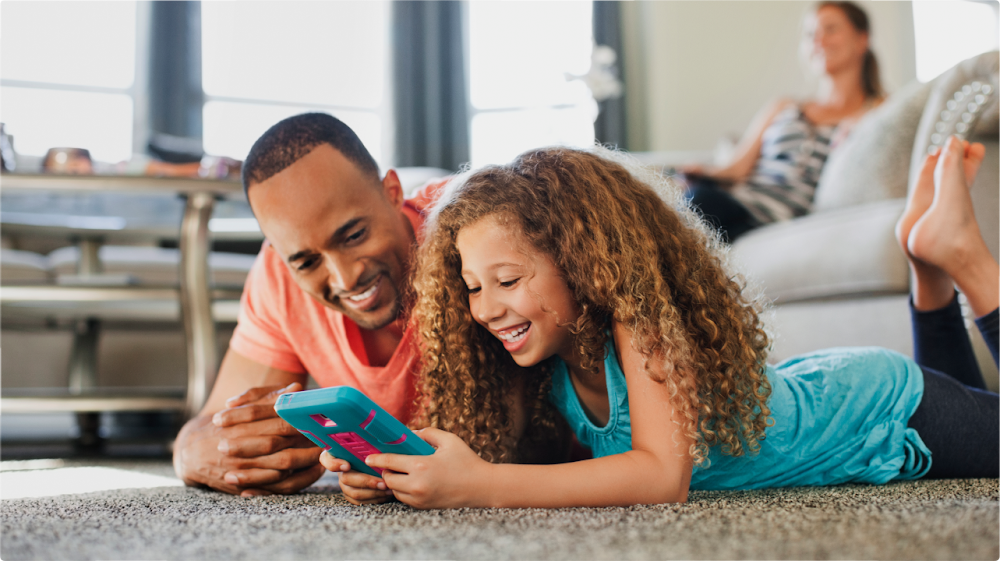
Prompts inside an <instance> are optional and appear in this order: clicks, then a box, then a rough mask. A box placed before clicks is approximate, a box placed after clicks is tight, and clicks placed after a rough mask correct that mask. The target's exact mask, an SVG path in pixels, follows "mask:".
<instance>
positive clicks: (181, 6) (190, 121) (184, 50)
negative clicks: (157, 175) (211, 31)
mask: <svg viewBox="0 0 1000 561" xmlns="http://www.w3.org/2000/svg"><path fill="white" fill-rule="evenodd" d="M151 9H152V14H151V20H152V21H151V29H150V45H149V58H150V61H149V62H150V64H149V68H150V73H149V128H150V133H151V137H150V139H149V141H150V144H151V146H150V148H151V150H153V151H154V153H156V154H157V155H159V156H161V157H164V159H167V160H180V161H183V160H190V159H192V158H198V157H200V155H199V154H198V152H200V150H201V148H200V147H201V134H202V117H201V112H202V104H203V102H204V97H203V96H204V93H203V92H202V88H201V3H200V2H163V1H156V2H153V3H152V6H151Z"/></svg>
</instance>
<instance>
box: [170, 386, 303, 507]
mask: <svg viewBox="0 0 1000 561" xmlns="http://www.w3.org/2000/svg"><path fill="white" fill-rule="evenodd" d="M301 389H302V385H301V384H299V383H293V384H290V385H288V386H285V387H279V386H269V387H256V388H251V389H250V390H247V391H246V392H244V393H243V394H241V395H239V396H236V397H234V398H231V399H229V400H228V401H227V402H226V407H227V408H226V409H223V410H222V411H219V412H218V413H216V414H215V415H213V416H212V417H208V416H207V415H200V416H198V417H195V418H194V419H192V420H191V421H189V422H188V423H187V424H186V425H185V426H184V428H183V429H182V430H181V433H180V434H179V435H178V437H177V442H176V444H175V451H174V469H175V471H176V472H177V475H178V476H179V477H180V478H181V479H182V480H183V481H184V482H185V483H186V484H188V485H207V486H209V487H211V488H213V489H217V490H219V491H224V492H226V493H232V494H239V495H242V496H245V497H249V496H256V495H270V494H273V493H278V494H288V493H294V492H296V491H299V490H301V489H304V488H305V487H308V486H309V485H312V484H313V483H314V482H315V481H316V480H317V479H319V478H320V476H322V475H323V466H322V465H320V464H319V463H318V458H319V454H320V452H321V449H320V448H318V447H316V445H315V444H313V443H312V442H310V441H309V439H307V438H306V437H304V436H302V435H301V434H299V432H298V431H297V430H295V428H294V427H292V426H291V425H289V424H288V423H286V422H285V421H284V420H282V419H281V418H280V417H278V414H277V413H276V412H275V411H274V402H275V401H276V400H277V399H278V396H280V395H281V394H283V393H286V392H292V391H300V390H301Z"/></svg>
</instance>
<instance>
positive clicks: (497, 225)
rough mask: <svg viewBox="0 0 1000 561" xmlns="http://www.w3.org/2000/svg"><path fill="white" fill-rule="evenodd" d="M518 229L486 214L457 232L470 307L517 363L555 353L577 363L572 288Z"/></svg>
mask: <svg viewBox="0 0 1000 561" xmlns="http://www.w3.org/2000/svg"><path fill="white" fill-rule="evenodd" d="M515 224H516V222H515ZM515 228H516V226H509V225H507V224H502V223H501V222H500V220H498V219H497V217H496V216H487V217H485V218H483V219H481V220H479V221H477V222H475V223H473V224H472V225H470V226H466V227H464V228H462V230H461V231H460V232H459V233H458V238H457V240H456V246H457V247H458V251H459V253H460V254H461V256H462V278H463V279H464V280H465V284H466V286H467V287H468V289H469V308H470V310H471V311H472V315H473V317H474V318H475V320H476V322H478V323H479V324H480V325H482V326H483V327H485V328H486V329H487V330H489V332H490V333H492V334H493V336H495V337H496V338H497V339H500V341H501V342H502V343H503V346H504V348H505V349H507V352H509V353H510V354H511V356H513V357H514V361H515V362H517V363H518V364H519V365H521V366H531V365H533V364H537V363H539V362H541V361H543V360H545V359H547V358H549V357H551V356H553V355H558V356H559V357H561V358H562V359H563V360H565V361H567V363H569V364H573V363H575V362H576V360H575V349H574V348H573V344H572V342H573V337H572V334H571V333H570V331H569V324H570V323H572V322H573V321H575V320H576V319H577V317H579V311H578V310H577V306H576V302H575V300H574V298H573V294H572V291H570V289H569V286H567V285H566V281H565V280H564V279H563V277H562V274H561V272H560V271H559V269H558V267H556V265H555V263H553V262H552V259H551V258H549V256H547V255H545V254H543V253H542V252H540V251H538V250H537V249H535V248H534V247H532V246H531V244H530V243H529V242H528V241H527V240H526V239H525V238H524V236H523V235H521V234H520V233H519V232H517V231H515ZM542 295H544V298H543V296H542Z"/></svg>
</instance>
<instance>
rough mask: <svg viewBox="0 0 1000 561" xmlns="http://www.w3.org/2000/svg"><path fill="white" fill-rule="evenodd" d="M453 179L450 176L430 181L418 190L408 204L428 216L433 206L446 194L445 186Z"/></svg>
mask: <svg viewBox="0 0 1000 561" xmlns="http://www.w3.org/2000/svg"><path fill="white" fill-rule="evenodd" d="M453 177H454V176H449V177H444V178H439V179H432V180H430V181H428V182H427V183H426V184H425V185H424V186H423V187H421V188H419V189H417V191H416V192H415V193H414V194H413V197H411V198H410V199H408V200H407V202H408V203H409V204H411V205H412V206H413V208H415V209H416V210H417V211H418V212H420V213H421V214H426V213H427V212H428V211H429V210H430V208H431V206H433V205H434V203H436V202H437V200H438V198H439V197H440V196H441V194H442V193H443V192H444V188H445V186H446V185H447V184H448V182H449V181H451V180H452V178H453Z"/></svg>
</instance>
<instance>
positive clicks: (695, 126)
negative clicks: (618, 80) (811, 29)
mask: <svg viewBox="0 0 1000 561" xmlns="http://www.w3.org/2000/svg"><path fill="white" fill-rule="evenodd" d="M860 4H861V5H862V6H863V7H864V9H865V10H866V11H867V12H868V15H869V17H870V19H871V25H872V46H873V50H874V51H875V54H876V56H877V57H878V60H879V63H880V65H881V68H882V78H883V84H884V85H885V87H886V88H887V89H888V90H889V92H892V91H894V90H895V89H897V88H899V87H900V86H902V85H904V84H906V83H907V82H909V81H910V80H913V79H915V77H916V65H915V61H914V46H913V45H914V44H913V15H912V14H913V12H912V8H911V5H910V2H860ZM814 5H815V4H814V3H813V2H772V1H757V0H754V1H722V2H698V1H676V2H627V3H623V11H624V13H623V16H624V18H623V19H624V20H625V26H626V27H625V32H626V43H625V46H624V51H625V53H624V55H625V56H624V58H625V73H626V75H625V78H626V87H627V88H628V89H627V92H628V96H629V100H628V103H629V129H630V130H629V142H630V146H631V147H632V149H633V150H711V149H713V148H714V147H715V146H716V144H717V142H718V140H719V139H720V138H721V137H723V136H734V135H735V136H737V137H738V136H739V135H740V134H742V132H743V129H744V128H745V127H746V126H747V125H748V124H749V122H750V120H751V119H752V118H753V115H754V114H755V113H756V112H757V111H758V110H759V109H760V107H761V106H763V105H764V104H765V103H766V102H767V101H768V100H771V99H774V98H776V97H783V96H792V97H808V96H809V95H810V94H811V93H813V92H814V90H815V85H816V84H815V82H816V81H815V79H811V78H809V77H807V75H806V73H805V71H804V69H803V67H802V65H801V62H800V60H799V55H798V49H799V40H800V36H801V30H802V20H803V16H804V15H805V14H806V13H807V12H808V11H809V10H811V9H813V7H814Z"/></svg>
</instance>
